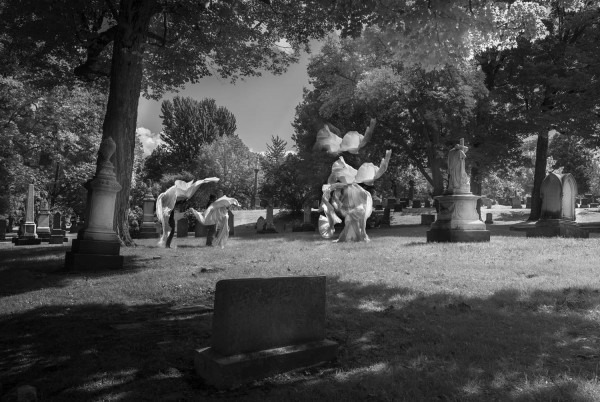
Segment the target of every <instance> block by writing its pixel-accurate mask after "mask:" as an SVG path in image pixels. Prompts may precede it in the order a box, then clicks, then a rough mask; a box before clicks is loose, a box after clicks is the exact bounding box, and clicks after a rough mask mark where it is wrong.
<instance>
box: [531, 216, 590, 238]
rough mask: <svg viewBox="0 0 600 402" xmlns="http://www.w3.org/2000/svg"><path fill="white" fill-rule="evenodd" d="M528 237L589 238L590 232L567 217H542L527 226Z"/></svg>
mask: <svg viewBox="0 0 600 402" xmlns="http://www.w3.org/2000/svg"><path fill="white" fill-rule="evenodd" d="M526 234H527V237H573V238H581V239H587V238H589V237H590V233H589V232H588V231H587V230H585V229H583V228H582V227H580V226H579V224H577V222H573V221H569V220H565V219H541V220H539V221H538V222H537V223H536V224H535V225H534V226H533V227H531V228H527V230H526Z"/></svg>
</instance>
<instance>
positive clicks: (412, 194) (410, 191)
mask: <svg viewBox="0 0 600 402" xmlns="http://www.w3.org/2000/svg"><path fill="white" fill-rule="evenodd" d="M413 198H415V181H414V180H409V181H408V200H409V201H412V200H413Z"/></svg>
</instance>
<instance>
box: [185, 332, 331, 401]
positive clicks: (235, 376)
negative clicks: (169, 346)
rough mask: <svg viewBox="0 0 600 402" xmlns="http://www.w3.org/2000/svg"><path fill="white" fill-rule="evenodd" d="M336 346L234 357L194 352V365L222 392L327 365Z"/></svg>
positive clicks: (303, 346)
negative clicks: (261, 380) (276, 376)
mask: <svg viewBox="0 0 600 402" xmlns="http://www.w3.org/2000/svg"><path fill="white" fill-rule="evenodd" d="M337 347H338V345H337V343H336V342H333V341H330V340H323V341H317V342H309V343H304V344H301V345H293V346H285V347H281V348H274V349H268V350H261V351H259V352H253V353H245V354H238V355H233V356H222V355H220V354H219V353H217V352H215V351H214V350H213V349H212V348H205V349H197V350H195V351H194V366H195V367H196V373H197V374H198V375H199V376H200V377H201V378H202V379H204V381H205V382H206V384H209V385H212V386H214V387H217V388H220V389H223V388H230V387H233V386H235V385H240V384H244V383H247V382H250V381H253V380H258V379H261V378H266V377H269V376H271V375H274V374H279V373H285V372H286V371H291V370H296V369H299V368H304V367H310V366H314V365H317V364H320V363H324V362H327V361H329V360H332V359H333V358H335V355H336V353H337Z"/></svg>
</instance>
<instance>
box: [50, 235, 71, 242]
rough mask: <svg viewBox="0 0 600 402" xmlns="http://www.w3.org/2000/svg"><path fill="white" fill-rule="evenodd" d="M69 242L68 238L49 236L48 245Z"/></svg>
mask: <svg viewBox="0 0 600 402" xmlns="http://www.w3.org/2000/svg"><path fill="white" fill-rule="evenodd" d="M67 241H69V238H68V237H63V236H50V239H49V240H48V243H49V244H63V242H67Z"/></svg>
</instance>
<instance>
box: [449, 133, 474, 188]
mask: <svg viewBox="0 0 600 402" xmlns="http://www.w3.org/2000/svg"><path fill="white" fill-rule="evenodd" d="M468 150H469V148H467V147H465V143H464V139H462V138H461V139H460V144H456V146H455V147H454V148H452V149H451V150H450V152H449V153H448V188H447V191H446V192H447V193H449V194H460V193H469V192H470V182H469V176H468V175H467V172H466V170H465V159H466V158H467V151H468Z"/></svg>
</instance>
